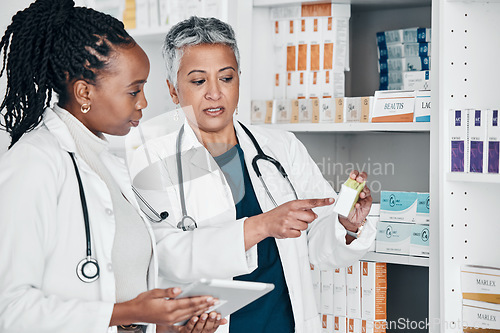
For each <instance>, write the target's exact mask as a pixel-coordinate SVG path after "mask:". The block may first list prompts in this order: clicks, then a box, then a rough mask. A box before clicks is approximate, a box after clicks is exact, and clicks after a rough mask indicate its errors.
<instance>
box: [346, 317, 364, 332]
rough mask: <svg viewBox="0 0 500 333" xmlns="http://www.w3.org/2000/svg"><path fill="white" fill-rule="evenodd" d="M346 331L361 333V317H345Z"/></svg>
mask: <svg viewBox="0 0 500 333" xmlns="http://www.w3.org/2000/svg"><path fill="white" fill-rule="evenodd" d="M347 332H348V333H363V332H362V331H361V319H360V318H350V317H347Z"/></svg>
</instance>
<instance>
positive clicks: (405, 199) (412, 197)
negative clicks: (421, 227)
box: [380, 191, 417, 223]
mask: <svg viewBox="0 0 500 333" xmlns="http://www.w3.org/2000/svg"><path fill="white" fill-rule="evenodd" d="M416 215H417V192H404V191H380V221H394V222H408V223H415V217H416Z"/></svg>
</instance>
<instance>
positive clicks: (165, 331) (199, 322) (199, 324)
mask: <svg viewBox="0 0 500 333" xmlns="http://www.w3.org/2000/svg"><path fill="white" fill-rule="evenodd" d="M225 324H227V320H226V319H225V318H221V315H220V313H217V312H215V311H212V312H210V313H204V314H202V315H201V316H199V317H193V318H191V319H190V320H189V321H188V322H187V323H186V325H184V326H158V325H157V326H156V333H214V332H215V331H216V330H217V329H218V328H219V326H220V325H225Z"/></svg>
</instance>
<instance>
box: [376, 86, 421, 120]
mask: <svg viewBox="0 0 500 333" xmlns="http://www.w3.org/2000/svg"><path fill="white" fill-rule="evenodd" d="M414 109H415V91H414V90H399V91H382V90H379V91H376V92H375V101H374V104H373V117H372V122H374V123H385V122H413V112H414Z"/></svg>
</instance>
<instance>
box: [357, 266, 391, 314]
mask: <svg viewBox="0 0 500 333" xmlns="http://www.w3.org/2000/svg"><path fill="white" fill-rule="evenodd" d="M361 311H362V312H361V318H363V319H367V320H384V319H387V264H386V263H382V262H367V261H362V262H361Z"/></svg>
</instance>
